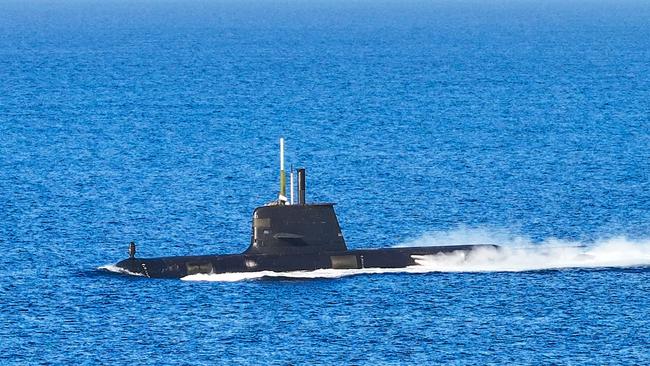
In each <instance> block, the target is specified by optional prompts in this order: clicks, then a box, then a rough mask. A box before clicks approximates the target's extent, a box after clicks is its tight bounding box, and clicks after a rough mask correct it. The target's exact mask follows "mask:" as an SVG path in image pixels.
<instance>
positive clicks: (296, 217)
mask: <svg viewBox="0 0 650 366" xmlns="http://www.w3.org/2000/svg"><path fill="white" fill-rule="evenodd" d="M283 160H284V140H283V139H280V194H279V197H278V200H277V201H275V202H272V203H271V204H268V205H266V206H262V207H258V208H256V209H255V211H254V212H253V222H252V233H251V244H250V246H249V247H248V249H247V250H246V251H245V252H244V254H257V255H259V254H271V255H277V254H315V253H322V252H338V251H345V250H347V246H346V245H345V240H344V239H343V234H342V233H341V227H340V226H339V221H338V219H337V217H336V213H335V212H334V204H333V203H316V204H307V202H306V178H305V169H298V170H297V171H298V202H297V204H293V169H292V171H291V177H292V179H291V184H292V187H291V201H290V203H287V197H285V195H284V194H285V192H286V187H285V178H284V161H283Z"/></svg>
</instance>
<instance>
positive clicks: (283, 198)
mask: <svg viewBox="0 0 650 366" xmlns="http://www.w3.org/2000/svg"><path fill="white" fill-rule="evenodd" d="M278 202H279V203H280V204H284V203H285V202H287V178H286V175H285V173H284V138H282V137H280V195H279V196H278Z"/></svg>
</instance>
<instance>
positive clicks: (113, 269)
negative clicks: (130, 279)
mask: <svg viewBox="0 0 650 366" xmlns="http://www.w3.org/2000/svg"><path fill="white" fill-rule="evenodd" d="M97 269H98V270H100V271H108V272H113V273H120V274H127V275H130V276H144V275H143V274H142V273H135V272H131V271H128V270H126V269H124V268H121V267H118V266H116V265H115V264H106V265H103V266H99V267H97Z"/></svg>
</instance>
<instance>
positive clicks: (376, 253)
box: [116, 245, 497, 278]
mask: <svg viewBox="0 0 650 366" xmlns="http://www.w3.org/2000/svg"><path fill="white" fill-rule="evenodd" d="M485 247H488V248H497V246H494V245H454V246H437V247H408V248H384V249H358V250H345V251H332V252H322V253H313V254H292V255H287V254H247V253H243V254H230V255H203V256H186V257H162V258H129V259H125V260H123V261H120V262H119V263H117V264H116V266H117V267H119V268H121V269H123V270H125V271H128V272H130V273H132V274H138V275H142V276H145V277H150V278H182V277H185V276H190V275H195V274H219V273H237V272H259V271H273V272H291V271H313V270H317V269H361V268H404V267H408V266H413V265H416V264H417V263H416V262H415V259H414V258H413V257H414V256H423V255H436V254H444V253H454V252H465V253H468V252H470V251H472V250H475V249H478V248H485Z"/></svg>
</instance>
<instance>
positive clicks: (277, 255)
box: [115, 138, 498, 278]
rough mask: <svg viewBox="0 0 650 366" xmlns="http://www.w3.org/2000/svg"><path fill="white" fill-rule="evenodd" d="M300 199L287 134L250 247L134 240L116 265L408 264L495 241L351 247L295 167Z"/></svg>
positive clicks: (147, 272)
mask: <svg viewBox="0 0 650 366" xmlns="http://www.w3.org/2000/svg"><path fill="white" fill-rule="evenodd" d="M295 172H296V175H297V191H298V192H297V193H298V194H297V196H298V197H297V198H298V199H297V202H294V194H293V193H294V179H293V177H294V169H293V168H291V172H290V178H291V179H290V191H291V194H290V198H287V195H286V173H285V170H284V139H282V138H281V139H280V193H279V195H278V199H277V200H275V201H272V202H270V203H267V204H266V205H263V206H260V207H257V208H255V210H254V211H253V217H252V223H251V237H250V244H249V246H248V248H247V249H246V250H245V251H244V252H243V253H241V254H221V255H197V256H173V257H160V258H138V257H136V246H135V243H134V242H131V243H130V245H129V257H128V258H127V259H124V260H122V261H120V262H118V263H117V264H115V266H116V267H117V268H118V270H119V271H120V272H126V273H128V274H133V275H140V276H145V277H149V278H182V277H186V276H191V275H196V274H222V273H239V272H259V271H273V272H293V271H313V270H318V269H341V270H343V269H348V270H349V269H364V268H406V267H409V266H415V265H417V263H416V259H417V258H418V257H421V256H429V255H439V254H446V253H454V252H463V253H464V254H467V253H468V252H470V251H472V250H476V249H478V248H482V247H490V248H495V247H496V248H498V246H496V245H489V244H473V245H449V246H430V247H396V248H378V249H348V247H347V246H346V244H345V239H344V237H343V233H342V232H341V227H340V226H339V221H338V218H337V216H336V212H335V211H334V203H307V200H306V170H305V169H304V168H299V169H296V171H295Z"/></svg>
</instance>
